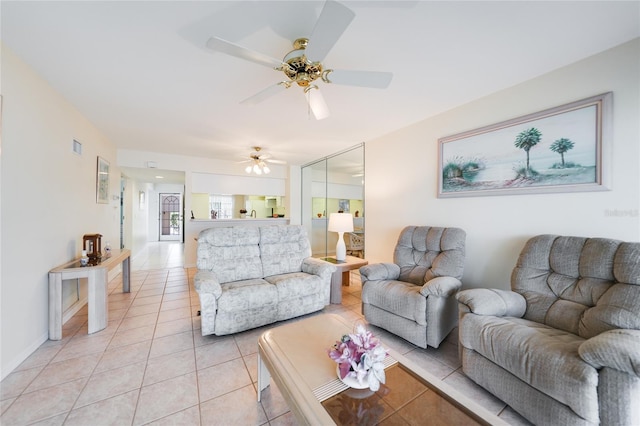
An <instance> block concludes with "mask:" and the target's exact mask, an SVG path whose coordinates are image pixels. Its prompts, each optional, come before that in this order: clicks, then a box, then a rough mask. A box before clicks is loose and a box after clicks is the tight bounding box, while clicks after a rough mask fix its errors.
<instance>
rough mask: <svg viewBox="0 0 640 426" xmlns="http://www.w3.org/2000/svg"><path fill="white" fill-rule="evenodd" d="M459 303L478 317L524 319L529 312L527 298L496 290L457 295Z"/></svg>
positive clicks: (474, 291) (480, 289)
mask: <svg viewBox="0 0 640 426" xmlns="http://www.w3.org/2000/svg"><path fill="white" fill-rule="evenodd" d="M456 299H458V303H461V304H463V305H465V306H466V307H467V308H468V309H469V311H470V312H472V313H474V314H477V315H493V316H498V317H522V316H523V315H524V313H525V311H526V310H527V302H526V300H525V298H524V297H523V296H522V295H521V294H520V293H516V292H515V291H509V290H499V289H496V288H474V289H470V290H462V291H461V292H459V293H458V294H456Z"/></svg>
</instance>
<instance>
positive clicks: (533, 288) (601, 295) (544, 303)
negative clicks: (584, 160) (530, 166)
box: [457, 235, 640, 425]
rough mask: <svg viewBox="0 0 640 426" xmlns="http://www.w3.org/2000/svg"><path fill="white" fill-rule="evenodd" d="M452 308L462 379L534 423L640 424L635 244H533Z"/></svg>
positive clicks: (639, 266)
mask: <svg viewBox="0 0 640 426" xmlns="http://www.w3.org/2000/svg"><path fill="white" fill-rule="evenodd" d="M457 298H458V301H459V302H460V304H459V308H460V323H459V334H460V335H459V338H460V351H461V356H462V369H463V371H464V373H465V374H466V375H467V376H469V377H470V378H471V379H472V380H473V381H475V382H476V383H478V384H479V385H480V386H482V387H484V388H485V389H487V390H488V391H490V392H491V393H493V394H494V395H496V396H497V397H498V398H500V399H502V400H503V401H504V402H506V403H507V404H509V405H510V406H511V407H512V408H513V409H514V410H516V411H518V412H519V413H520V414H522V415H523V416H524V417H526V418H527V419H529V420H530V421H531V422H533V423H534V424H536V425H596V424H603V425H638V424H640V243H628V242H622V241H617V240H611V239H604V238H581V237H563V236H557V235H539V236H536V237H533V238H531V239H530V240H529V241H528V242H527V243H526V245H525V247H524V248H523V250H522V252H521V253H520V256H519V258H518V262H517V264H516V267H515V269H514V270H513V272H512V275H511V291H508V290H497V289H472V290H464V291H461V292H460V293H458V295H457Z"/></svg>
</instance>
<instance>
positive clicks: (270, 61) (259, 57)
mask: <svg viewBox="0 0 640 426" xmlns="http://www.w3.org/2000/svg"><path fill="white" fill-rule="evenodd" d="M207 47H208V48H209V49H211V50H215V51H216V52H221V53H226V54H227V55H231V56H235V57H236V58H240V59H246V60H247V61H251V62H255V63H256V64H260V65H264V66H267V67H270V68H277V67H280V66H282V61H281V60H279V59H275V58H272V57H271V56H268V55H265V54H262V53H260V52H256V51H255V50H251V49H247V48H246V47H242V46H240V45H237V44H235V43H232V42H230V41H227V40H224V39H221V38H220V37H211V38H210V39H209V40H207Z"/></svg>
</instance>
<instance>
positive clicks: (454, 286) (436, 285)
mask: <svg viewBox="0 0 640 426" xmlns="http://www.w3.org/2000/svg"><path fill="white" fill-rule="evenodd" d="M460 287H462V282H461V281H460V280H459V279H457V278H454V277H436V278H433V279H431V280H429V281H427V282H426V283H424V285H423V286H422V288H421V289H420V294H421V295H423V296H425V297H428V296H430V295H432V296H440V297H449V296H452V295H454V294H455V293H456V292H457V291H458V290H460Z"/></svg>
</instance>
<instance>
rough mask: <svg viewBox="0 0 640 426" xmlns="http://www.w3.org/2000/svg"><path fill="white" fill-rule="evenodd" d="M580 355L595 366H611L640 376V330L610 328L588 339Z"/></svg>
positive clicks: (581, 347) (582, 346)
mask: <svg viewBox="0 0 640 426" xmlns="http://www.w3.org/2000/svg"><path fill="white" fill-rule="evenodd" d="M578 353H579V354H580V357H581V358H582V359H583V360H584V361H585V362H587V363H589V364H590V365H592V366H593V367H595V368H602V367H609V368H613V369H616V370H619V371H622V372H625V373H627V374H631V375H634V376H636V377H640V330H628V329H616V330H609V331H605V332H603V333H600V334H598V335H597V336H594V337H592V338H591V339H588V340H586V341H585V342H584V343H582V344H581V345H580V347H579V348H578Z"/></svg>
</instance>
